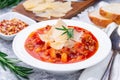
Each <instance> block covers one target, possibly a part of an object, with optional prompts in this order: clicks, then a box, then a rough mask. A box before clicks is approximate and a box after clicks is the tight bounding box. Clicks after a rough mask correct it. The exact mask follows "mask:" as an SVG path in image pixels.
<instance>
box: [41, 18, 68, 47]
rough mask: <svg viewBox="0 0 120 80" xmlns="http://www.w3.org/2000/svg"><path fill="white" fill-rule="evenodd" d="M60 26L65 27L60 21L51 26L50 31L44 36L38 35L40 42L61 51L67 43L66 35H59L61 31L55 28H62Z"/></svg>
mask: <svg viewBox="0 0 120 80" xmlns="http://www.w3.org/2000/svg"><path fill="white" fill-rule="evenodd" d="M62 25H64V26H65V25H66V24H65V23H64V22H63V21H62V20H61V19H60V20H59V21H58V22H57V24H56V25H54V26H52V28H51V30H50V31H48V33H46V34H39V37H40V38H41V40H42V41H45V42H49V43H50V46H51V47H52V48H54V49H62V48H63V46H64V45H65V43H66V42H67V34H64V35H61V34H62V33H63V31H61V30H57V29H55V28H57V27H59V28H62Z"/></svg>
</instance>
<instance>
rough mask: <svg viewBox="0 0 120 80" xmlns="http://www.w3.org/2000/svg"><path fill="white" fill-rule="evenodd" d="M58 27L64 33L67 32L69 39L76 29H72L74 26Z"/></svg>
mask: <svg viewBox="0 0 120 80" xmlns="http://www.w3.org/2000/svg"><path fill="white" fill-rule="evenodd" d="M56 29H57V30H61V31H63V33H62V35H64V34H67V36H68V39H70V38H72V37H73V31H74V29H72V28H66V27H65V26H62V28H56Z"/></svg>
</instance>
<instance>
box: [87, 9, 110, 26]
mask: <svg viewBox="0 0 120 80" xmlns="http://www.w3.org/2000/svg"><path fill="white" fill-rule="evenodd" d="M88 16H89V18H90V20H91V21H92V22H93V23H94V24H95V25H97V26H99V27H101V28H105V27H107V25H108V24H110V23H111V22H112V20H111V19H108V18H105V17H103V16H101V15H100V14H99V11H98V10H97V11H93V12H90V13H88Z"/></svg>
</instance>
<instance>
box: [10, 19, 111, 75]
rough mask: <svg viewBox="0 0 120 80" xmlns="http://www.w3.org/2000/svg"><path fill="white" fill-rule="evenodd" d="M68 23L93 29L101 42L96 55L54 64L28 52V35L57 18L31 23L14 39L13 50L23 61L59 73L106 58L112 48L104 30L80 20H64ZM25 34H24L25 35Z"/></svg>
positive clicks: (90, 64)
mask: <svg viewBox="0 0 120 80" xmlns="http://www.w3.org/2000/svg"><path fill="white" fill-rule="evenodd" d="M63 21H64V22H65V23H66V24H67V25H71V26H79V27H82V28H84V29H87V30H89V31H91V32H92V33H93V34H94V36H95V37H96V38H97V40H98V42H99V48H98V50H97V52H96V53H95V55H93V56H92V57H90V58H88V59H87V60H84V61H81V62H77V63H71V64H53V63H46V62H43V61H40V60H38V59H35V58H33V57H32V56H31V55H29V53H27V52H26V50H25V48H24V43H25V40H26V38H27V37H28V35H29V34H30V33H31V32H32V31H35V30H36V29H38V28H40V27H44V26H46V25H54V24H55V23H56V22H57V20H48V21H42V22H39V23H36V24H34V25H31V26H29V27H27V28H26V29H24V30H22V31H21V32H20V33H18V35H17V36H16V37H15V38H14V40H13V45H12V47H13V51H14V53H15V54H16V56H17V57H18V58H20V59H21V60H22V61H23V62H25V63H27V64H29V65H31V66H34V67H37V68H39V69H43V70H47V71H52V72H57V73H61V72H62V73H70V72H75V71H78V70H80V69H84V68H88V67H90V66H93V65H95V64H97V63H99V62H101V61H102V60H103V59H105V58H106V57H107V56H108V54H109V52H110V50H111V41H110V39H109V37H108V36H107V35H106V33H104V32H103V31H102V30H100V29H98V28H96V27H95V26H93V25H90V24H86V23H84V22H78V21H73V20H63ZM23 35H24V36H23Z"/></svg>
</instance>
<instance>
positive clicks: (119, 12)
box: [100, 3, 120, 24]
mask: <svg viewBox="0 0 120 80" xmlns="http://www.w3.org/2000/svg"><path fill="white" fill-rule="evenodd" d="M100 15H102V16H103V17H106V18H109V19H112V20H113V21H114V22H116V23H117V24H120V3H111V4H109V5H106V6H104V7H101V8H100Z"/></svg>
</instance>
